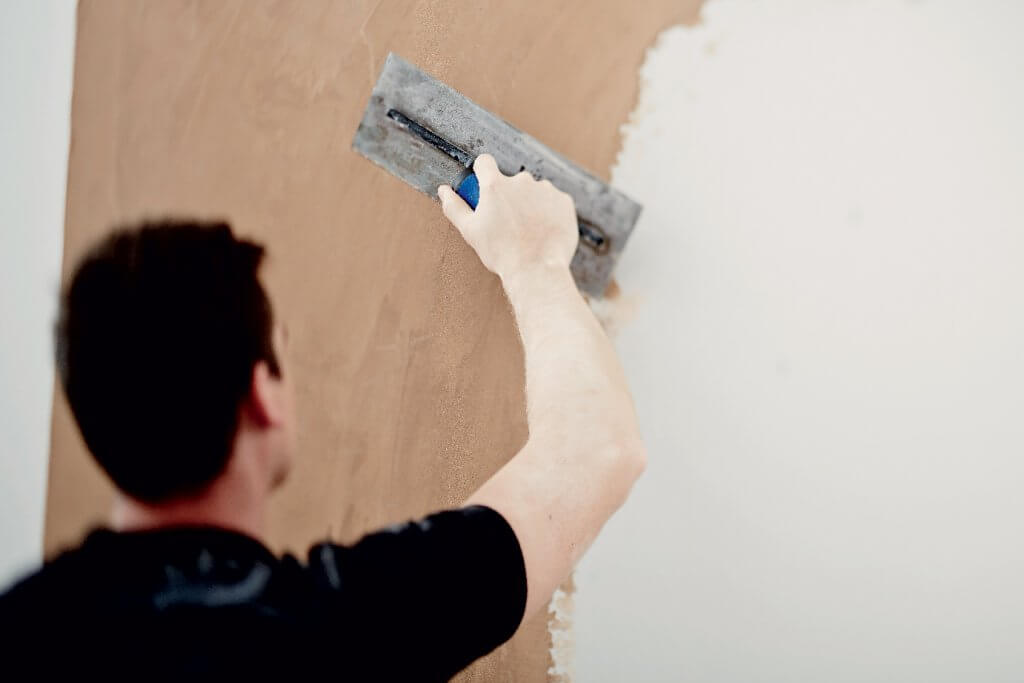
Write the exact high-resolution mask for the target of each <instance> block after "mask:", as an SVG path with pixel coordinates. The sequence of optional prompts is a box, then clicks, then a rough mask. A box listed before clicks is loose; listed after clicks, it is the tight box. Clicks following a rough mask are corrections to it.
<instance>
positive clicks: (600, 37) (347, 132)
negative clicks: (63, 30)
mask: <svg viewBox="0 0 1024 683" xmlns="http://www.w3.org/2000/svg"><path fill="white" fill-rule="evenodd" d="M696 5H697V3H696V2H693V1H687V2H673V1H668V0H664V1H663V0H658V1H654V2H648V3H645V4H644V9H643V11H637V10H636V7H635V6H633V5H632V4H628V3H619V2H614V1H611V0H603V1H601V2H590V1H584V0H576V1H575V2H562V3H549V2H540V1H535V2H524V3H503V2H481V3H475V4H472V5H470V4H466V3H458V2H446V1H441V2H333V3H332V2H323V1H309V2H301V3H297V2H256V1H252V2H241V1H235V2H218V3H197V2H138V3H128V2H124V3H113V2H97V1H92V0H83V1H82V2H81V3H80V5H79V9H78V19H77V21H78V29H77V31H78V33H77V45H76V63H75V76H74V93H73V101H72V131H71V150H70V160H69V175H68V194H67V212H66V213H67V216H66V230H65V243H64V259H63V263H64V277H65V278H66V277H67V274H68V270H69V268H70V267H71V266H72V265H73V264H74V263H75V262H76V260H77V259H78V257H79V256H80V255H81V254H82V253H83V251H84V249H85V248H86V247H87V246H88V245H90V244H91V243H93V242H94V241H95V240H96V239H98V238H99V237H101V236H102V235H103V234H105V232H106V231H107V230H108V229H109V228H110V226H111V225H113V224H117V223H120V222H125V221H134V220H138V219H140V218H143V217H159V216H164V215H181V214H187V215H194V216H199V217H208V218H212V217H223V218H227V219H228V220H230V221H231V222H232V223H233V224H234V225H235V226H236V227H237V229H238V230H239V231H240V232H241V233H243V234H245V235H248V236H252V237H255V238H257V239H259V240H262V241H264V242H265V243H266V244H267V246H268V248H269V254H270V257H269V260H268V263H267V267H266V270H265V279H266V281H267V284H268V287H269V290H270V295H271V298H272V299H273V301H274V304H275V307H276V310H277V311H278V314H279V315H281V316H282V317H283V318H284V320H285V322H286V324H287V325H288V327H289V332H290V339H291V342H290V344H291V351H290V361H291V368H292V372H294V373H295V382H296V385H297V387H298V391H299V394H298V409H299V410H298V412H299V415H300V429H299V434H300V448H299V453H300V455H299V462H298V463H297V466H296V468H295V471H294V472H293V476H292V477H291V480H290V481H289V483H288V484H287V485H286V487H285V488H284V490H283V491H282V492H281V493H280V494H279V495H278V497H277V498H276V500H275V503H274V507H273V510H272V515H271V528H270V541H271V544H272V545H273V547H274V548H275V549H277V550H291V551H296V552H302V551H303V550H304V549H305V548H306V547H307V546H308V544H310V543H311V542H313V541H315V540H318V539H322V538H323V537H324V536H325V535H329V536H330V537H332V538H334V539H336V540H339V541H352V540H354V539H356V538H358V537H359V536H360V535H361V534H362V533H364V532H366V531H368V530H371V529H373V528H375V527H378V526H381V525H385V524H389V523H393V522H397V521H400V520H404V519H407V518H410V517H413V516H417V515H422V514H424V513H427V512H429V511H431V510H435V509H438V508H442V507H445V506H453V505H458V504H460V503H461V502H462V501H463V500H464V499H465V498H466V496H467V495H469V494H470V493H471V492H472V491H473V490H474V489H475V488H476V487H477V486H478V485H479V484H480V483H482V482H483V481H484V479H485V478H486V477H487V476H489V475H490V474H492V473H493V472H495V471H496V470H497V469H498V468H499V467H500V466H501V465H502V464H503V463H504V462H506V461H507V460H508V459H509V458H510V457H512V455H514V454H515V452H516V451H517V450H518V449H519V448H520V447H521V446H522V444H523V443H524V442H525V440H526V437H527V429H526V422H525V404H524V396H523V363H522V351H521V347H520V343H519V338H518V334H517V331H516V329H515V325H514V322H513V319H512V317H511V313H510V311H509V308H508V306H507V302H506V300H505V298H504V295H503V293H502V291H501V288H500V285H499V282H498V280H497V279H496V278H495V277H493V276H492V275H491V274H490V273H488V272H487V271H486V270H485V269H484V268H483V267H482V266H481V264H480V263H479V261H478V259H477V258H476V256H475V255H474V254H473V253H472V252H471V251H470V249H469V248H468V247H467V246H466V245H465V244H464V243H463V242H462V240H461V238H460V237H459V236H458V235H457V233H456V232H455V231H454V230H453V229H451V228H450V227H449V226H448V225H447V223H446V222H445V221H444V219H443V218H442V217H441V215H440V211H439V209H438V207H437V205H436V204H435V203H433V202H431V200H429V199H428V198H427V197H425V196H423V195H421V194H419V193H417V192H415V191H412V190H410V189H409V188H408V187H407V186H405V185H404V184H403V183H402V182H401V181H399V180H397V179H396V178H393V177H391V176H390V175H388V174H387V173H384V172H382V171H381V170H380V169H378V168H376V167H375V166H373V165H372V164H371V163H369V162H368V161H366V160H365V159H362V158H361V157H359V156H358V155H357V154H356V153H354V152H353V151H352V150H351V149H350V145H351V141H352V136H353V134H354V133H355V130H356V126H357V124H358V121H359V117H360V116H361V114H362V111H363V107H364V105H365V102H366V100H367V97H368V96H369V93H370V90H371V88H372V86H373V83H374V82H375V80H376V78H377V74H378V72H379V69H380V67H381V65H382V63H383V59H384V57H385V56H386V55H387V53H388V52H389V51H395V52H398V53H400V54H402V55H404V56H406V57H407V58H409V59H410V60H411V61H413V62H414V63H416V64H417V65H418V66H420V67H421V68H423V69H425V70H427V71H429V72H430V73H432V74H433V75H435V76H436V77H438V78H440V79H441V80H443V81H445V82H447V83H448V84H450V85H452V86H453V87H455V88H456V89H458V90H460V91H462V92H464V93H465V94H466V95H467V96H469V97H471V98H472V99H474V100H475V101H477V102H478V103H480V104H481V105H482V106H484V107H485V108H487V109H488V110H490V111H492V112H494V113H496V114H498V115H499V116H501V117H502V118H504V119H506V120H508V121H509V122H510V123H511V124H513V125H515V126H517V127H518V128H520V129H522V130H526V131H529V132H530V133H531V134H532V135H533V136H535V137H536V138H538V139H539V140H541V141H543V142H545V143H546V144H548V145H549V146H551V147H553V148H554V149H557V150H558V151H559V152H561V153H563V154H565V155H566V156H567V157H569V158H571V159H573V160H575V161H576V162H578V163H579V164H580V165H582V166H583V167H585V168H588V169H590V170H591V171H593V172H594V173H595V174H596V175H598V176H599V177H603V178H606V177H607V171H608V168H609V166H610V164H611V162H612V160H613V159H614V156H615V153H616V150H617V149H618V146H619V137H618V127H619V125H620V124H621V123H622V122H623V121H625V119H626V116H627V113H628V112H629V110H630V109H631V108H632V107H633V105H634V101H635V96H636V90H637V82H636V70H637V67H638V65H639V64H640V61H641V59H642V55H643V51H644V49H645V48H646V47H647V46H648V45H649V44H651V43H652V42H653V40H654V38H655V36H656V35H657V33H658V31H660V30H661V29H663V28H665V27H666V26H669V25H671V24H674V23H678V22H680V21H686V20H689V19H691V18H692V17H693V15H694V13H695V7H696ZM154 438H159V435H154ZM51 443H52V446H51V460H50V469H49V482H48V496H47V515H46V537H45V547H46V549H47V552H48V553H51V554H52V553H53V552H54V551H56V550H57V549H59V548H61V547H64V546H67V545H69V544H71V543H74V542H75V541H76V540H77V539H78V538H79V537H80V536H81V534H82V533H83V532H84V531H85V530H86V529H87V528H89V527H90V526H93V525H94V524H97V523H101V522H102V521H103V520H104V518H105V511H106V509H107V506H108V505H109V502H110V499H111V490H110V488H109V486H108V485H107V484H106V483H105V482H104V480H103V478H102V476H101V475H100V473H99V472H98V470H97V469H96V468H95V467H94V466H93V465H92V463H91V461H90V460H89V458H88V457H87V454H86V452H85V450H84V446H83V444H82V442H81V439H80V437H79V435H78V432H77V430H76V428H75V426H74V423H73V420H72V418H71V416H70V413H69V411H68V408H67V405H66V403H65V401H64V398H63V396H62V395H61V393H60V392H59V391H57V392H55V402H54V412H53V426H52V442H51ZM546 626H547V617H546V615H540V616H539V617H537V618H536V619H534V620H533V622H532V623H530V624H529V625H527V626H526V627H525V628H524V629H523V631H522V632H521V633H520V634H519V635H517V637H516V638H515V639H513V641H512V642H511V643H509V644H508V645H506V646H504V647H502V648H500V649H499V650H498V651H497V652H495V653H494V654H493V655H491V656H490V657H488V658H486V659H485V660H483V661H481V662H480V663H478V664H476V665H474V666H473V667H471V668H470V669H469V670H468V671H467V672H465V673H464V674H463V675H462V678H463V680H489V681H490V680H498V681H512V680H515V681H540V680H545V679H546V678H547V676H548V673H547V671H548V668H549V666H551V662H550V660H549V654H548V649H549V647H550V637H549V635H548V632H547V627H546Z"/></svg>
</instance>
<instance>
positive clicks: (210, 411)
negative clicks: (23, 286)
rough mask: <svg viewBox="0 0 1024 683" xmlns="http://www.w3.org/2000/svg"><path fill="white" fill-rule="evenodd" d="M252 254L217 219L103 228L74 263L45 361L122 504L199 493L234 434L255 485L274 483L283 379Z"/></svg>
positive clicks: (249, 245)
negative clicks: (50, 357) (254, 467)
mask: <svg viewBox="0 0 1024 683" xmlns="http://www.w3.org/2000/svg"><path fill="white" fill-rule="evenodd" d="M262 259H263V247H262V246H260V245H258V244H256V243H253V242H249V241H246V240H239V239H236V238H235V236H234V235H233V234H232V232H231V228H230V227H229V226H228V225H227V224H226V223H195V222H179V221H164V222H159V223H147V224H144V225H142V226H140V227H137V228H132V229H124V230H119V231H117V232H115V233H114V234H113V235H111V236H110V237H108V238H107V239H105V240H104V241H103V242H101V243H100V244H98V245H97V246H96V247H95V248H93V249H92V250H91V251H90V252H89V253H88V254H87V255H86V257H85V259H84V260H83V261H82V262H81V263H80V264H79V266H78V269H77V270H76V271H75V273H74V276H73V277H72V279H71V282H70V283H69V285H68V287H67V289H66V290H65V292H64V296H63V298H62V301H61V307H60V315H59V320H58V323H57V368H58V371H59V373H60V378H61V381H62V383H63V386H64V390H65V392H66V394H67V397H68V402H69V403H70V405H71V410H72V412H73V413H74V415H75V419H76V420H77V422H78V426H79V428H80V429H81V432H82V436H83V437H84V438H85V443H86V445H87V446H88V447H89V450H90V451H91V452H92V454H93V456H94V457H95V458H96V460H97V461H98V462H99V464H100V465H101V466H102V467H103V469H104V470H106V472H107V474H108V475H109V476H110V478H111V479H112V480H113V481H114V483H115V484H116V485H117V487H118V488H119V489H121V491H122V492H124V493H125V494H127V495H128V496H130V497H131V498H134V499H136V500H139V501H142V502H145V503H163V502H166V501H169V500H173V499H176V498H180V497H185V496H190V495H194V494H198V493H200V492H202V491H203V490H204V489H206V488H207V487H208V485H209V484H211V483H212V482H214V481H215V480H216V479H217V478H218V477H219V476H220V475H221V474H222V473H223V472H224V471H225V469H226V467H227V466H228V462H229V460H230V459H231V457H232V454H233V453H234V451H235V448H236V445H237V443H238V442H239V440H241V439H242V437H243V436H245V439H246V443H247V444H249V445H250V446H254V448H249V450H250V451H255V452H256V455H255V456H253V457H257V458H259V459H260V467H261V468H262V469H263V471H265V472H266V473H267V481H268V484H269V485H271V486H272V485H274V484H276V483H277V482H279V481H280V480H282V479H283V478H284V476H285V473H286V472H287V469H288V464H289V462H290V460H291V451H292V449H293V442H294V438H293V427H294V425H293V422H294V418H293V415H292V397H291V387H290V385H289V384H288V383H287V382H286V381H285V379H286V377H285V375H286V373H285V372H284V369H283V368H282V364H281V361H282V360H283V358H282V356H281V355H280V353H281V351H283V348H282V345H283V342H284V338H283V337H284V333H283V328H281V327H279V326H275V324H274V320H273V312H272V310H271V306H270V301H269V299H268V298H267V295H266V293H265V292H264V290H263V287H262V286H261V285H260V281H259V277H258V271H259V267H260V263H261V261H262ZM275 347H276V348H275Z"/></svg>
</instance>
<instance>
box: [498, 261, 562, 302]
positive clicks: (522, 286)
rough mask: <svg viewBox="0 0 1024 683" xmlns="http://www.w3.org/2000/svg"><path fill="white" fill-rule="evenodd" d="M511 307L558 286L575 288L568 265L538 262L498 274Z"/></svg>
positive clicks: (549, 291) (558, 287) (555, 289)
mask: <svg viewBox="0 0 1024 683" xmlns="http://www.w3.org/2000/svg"><path fill="white" fill-rule="evenodd" d="M500 277H501V283H502V286H504V288H505V294H506V296H508V300H509V302H510V303H511V304H512V307H513V308H516V307H517V306H518V305H519V304H520V303H522V302H523V301H525V300H529V299H531V298H532V297H533V296H534V295H536V294H544V293H548V294H550V293H551V292H553V291H557V290H558V289H560V288H565V287H567V286H568V287H569V288H571V289H573V290H575V289H576V284H575V283H574V282H573V280H572V274H571V273H570V272H569V268H568V266H564V265H557V264H549V263H538V264H534V265H531V266H529V267H527V268H521V269H519V270H516V271H515V272H512V273H506V274H503V275H501V276H500Z"/></svg>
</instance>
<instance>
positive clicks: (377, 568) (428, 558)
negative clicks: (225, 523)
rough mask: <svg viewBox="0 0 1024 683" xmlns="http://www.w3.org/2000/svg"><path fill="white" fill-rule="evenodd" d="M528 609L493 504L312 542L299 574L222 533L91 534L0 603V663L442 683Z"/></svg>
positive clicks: (514, 550)
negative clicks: (357, 537)
mask: <svg viewBox="0 0 1024 683" xmlns="http://www.w3.org/2000/svg"><path fill="white" fill-rule="evenodd" d="M525 606H526V570H525V567H524V564H523V556H522V551H521V550H520V547H519V543H518V541H517V540H516V536H515V533H514V532H513V531H512V528H511V527H510V526H509V525H508V523H507V522H506V521H505V519H504V518H503V517H502V516H501V515H499V514H498V513H497V512H495V511H494V510H492V509H490V508H486V507H480V506H477V507H470V508H464V509H461V510H452V511H447V512H440V513H438V514H435V515H431V516H430V517H426V518H425V519H423V520H421V521H418V522H410V523H408V524H404V525H400V526H396V527H392V528H390V529H387V530H384V531H381V532H378V533H374V534H370V535H368V536H366V537H364V538H363V539H362V540H361V541H359V542H358V543H356V544H355V545H352V546H342V545H336V544H332V543H322V544H319V545H315V546H313V547H312V548H310V551H309V558H308V561H307V562H306V563H305V564H303V563H301V562H299V561H298V560H297V559H295V558H294V557H292V556H290V555H285V556H284V557H281V558H279V557H276V556H274V555H273V554H272V553H271V552H270V551H269V550H268V549H267V548H266V547H264V546H263V545H262V544H261V543H259V542H258V541H256V540H255V539H252V538H250V537H248V536H245V535H242V534H238V533H234V532H231V531H226V530H223V529H217V528H202V527H200V528H195V527H188V528H170V529H161V530H157V531H145V532H129V533H114V532H112V531H109V530H99V531H94V532H93V533H91V534H90V535H89V536H88V537H87V538H86V540H85V542H84V543H83V544H82V545H81V546H80V547H78V548H76V549H74V550H70V551H68V552H65V553H63V554H62V555H60V556H58V557H57V558H56V559H54V560H53V561H51V562H49V563H47V564H46V565H44V567H43V568H42V569H41V570H40V571H39V572H37V573H35V574H33V575H31V576H29V577H28V578H26V579H25V580H23V581H21V582H20V583H18V584H16V585H15V586H13V587H12V588H11V589H10V590H9V591H8V592H7V593H6V594H4V595H2V596H0V653H2V659H0V662H2V665H3V666H4V668H5V670H6V671H8V672H12V671H19V670H21V666H28V667H30V668H29V669H27V672H30V673H31V675H32V677H33V678H37V677H38V678H44V679H46V678H48V676H47V674H51V673H54V674H61V673H64V674H73V675H74V679H73V680H103V679H104V678H108V679H109V678H117V679H123V678H132V679H137V680H153V679H161V680H166V679H175V680H186V679H193V680H195V679H204V680H205V679H212V678H217V679H219V680H245V679H246V678H249V679H253V678H255V679H258V680H264V679H268V678H279V677H284V678H285V679H292V678H295V677H296V676H297V675H299V674H303V673H318V674H326V675H327V676H328V677H329V678H328V679H325V680H333V681H391V680H400V681H422V680H427V681H432V680H445V679H447V678H449V677H451V676H452V675H454V674H455V673H456V672H458V671H459V670H460V669H462V668H463V667H465V666H466V665H467V664H469V663H470V662H472V661H473V660H474V659H477V658H478V657H481V656H482V655H484V654H486V653H488V652H490V651H491V650H493V649H494V648H495V647H497V646H498V645H500V644H501V643H503V642H504V641H506V640H507V639H508V638H509V637H511V635H512V634H513V633H514V632H515V630H516V629H517V628H518V626H519V623H520V621H521V619H522V616H523V610H524V608H525ZM15 678H17V676H16V677H15ZM10 680H14V679H13V678H12V679H10ZM68 680H72V679H68Z"/></svg>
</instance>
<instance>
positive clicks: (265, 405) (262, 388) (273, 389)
mask: <svg viewBox="0 0 1024 683" xmlns="http://www.w3.org/2000/svg"><path fill="white" fill-rule="evenodd" d="M245 405H246V411H247V412H248V413H249V416H250V417H251V418H252V419H253V420H254V421H255V422H256V423H257V424H259V425H260V426H263V427H275V426H277V425H279V424H281V423H282V422H283V421H284V418H285V415H284V408H285V406H284V396H283V395H282V389H281V380H280V379H279V378H278V377H275V376H274V375H273V374H272V373H271V372H270V367H269V366H268V365H267V362H266V361H262V360H261V361H257V362H256V365H255V366H253V369H252V386H251V387H250V389H249V398H248V400H247V401H246V402H245Z"/></svg>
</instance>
